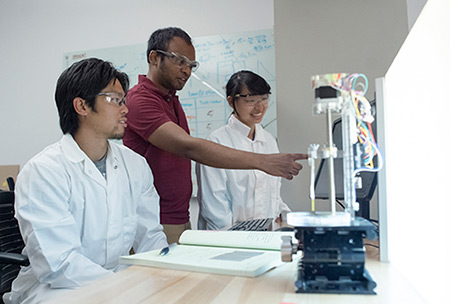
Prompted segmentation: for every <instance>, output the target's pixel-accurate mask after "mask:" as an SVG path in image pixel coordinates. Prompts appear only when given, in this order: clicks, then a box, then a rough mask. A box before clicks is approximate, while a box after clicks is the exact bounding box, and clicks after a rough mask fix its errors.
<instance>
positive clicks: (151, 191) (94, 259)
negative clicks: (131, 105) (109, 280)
mask: <svg viewBox="0 0 450 304" xmlns="http://www.w3.org/2000/svg"><path fill="white" fill-rule="evenodd" d="M128 86H129V81H128V77H127V75H126V74H124V73H121V72H120V71H118V70H116V69H115V68H114V67H113V66H112V65H111V64H110V63H108V62H104V61H102V60H99V59H95V58H92V59H86V60H83V61H80V62H78V63H75V64H73V65H72V66H71V67H69V68H68V69H67V70H65V71H64V72H63V73H62V74H61V76H60V78H59V79H58V83H57V87H56V93H55V100H56V105H57V108H58V112H59V117H60V126H61V129H62V131H63V133H64V135H63V137H62V139H61V140H60V141H59V142H57V143H55V144H53V145H50V146H48V147H47V148H46V149H44V150H43V151H42V152H41V153H39V154H38V155H36V156H35V157H34V158H33V159H31V160H30V161H29V162H28V163H27V164H26V165H25V166H24V168H23V169H22V171H21V172H20V174H19V177H18V179H17V185H16V217H17V219H18V221H19V226H20V230H21V233H22V236H23V239H24V241H25V249H24V251H23V253H24V254H26V255H27V256H28V258H29V260H30V265H29V266H27V267H22V269H21V271H20V273H19V275H18V277H17V278H16V280H15V281H14V282H13V286H12V291H11V292H10V293H7V294H5V295H4V301H5V302H6V303H39V302H42V301H45V300H47V299H49V298H50V297H52V296H53V295H54V294H56V293H57V292H59V291H62V290H64V289H69V288H76V287H78V286H82V285H85V284H87V283H89V282H92V281H93V280H96V279H99V278H102V277H105V276H108V275H110V274H112V273H113V272H115V271H117V270H119V269H122V268H124V266H122V265H119V263H118V261H119V257H120V256H121V255H128V253H129V252H130V249H131V248H133V249H134V251H135V252H142V251H148V250H152V249H159V248H163V247H165V246H167V241H166V237H165V235H164V233H163V232H162V226H161V225H160V223H159V196H158V193H157V192H156V190H155V188H154V186H153V175H152V172H151V171H150V168H149V167H148V165H147V162H146V160H145V159H144V158H143V157H141V156H140V155H138V154H136V153H135V152H133V151H131V150H130V149H128V148H127V147H125V146H123V145H119V144H117V143H114V142H111V141H109V139H120V138H122V136H123V134H124V131H125V128H126V127H127V118H126V114H127V113H128V108H127V107H126V105H125V96H126V93H127V90H128Z"/></svg>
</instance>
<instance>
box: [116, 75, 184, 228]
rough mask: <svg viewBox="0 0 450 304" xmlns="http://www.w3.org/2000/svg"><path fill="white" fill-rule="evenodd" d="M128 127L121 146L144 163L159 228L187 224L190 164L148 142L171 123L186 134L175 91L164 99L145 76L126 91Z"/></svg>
mask: <svg viewBox="0 0 450 304" xmlns="http://www.w3.org/2000/svg"><path fill="white" fill-rule="evenodd" d="M127 107H128V109H129V113H128V115H127V118H128V121H127V124H128V127H127V128H126V131H125V136H124V138H123V143H124V144H125V145H126V146H127V147H129V148H130V149H132V150H134V151H135V152H137V153H139V154H140V155H142V156H143V157H145V159H146V160H147V162H148V164H149V165H150V168H151V169H152V172H153V176H154V178H155V187H156V190H157V191H158V194H159V196H160V197H161V201H160V208H161V210H160V215H161V224H175V225H177V224H185V223H187V222H188V221H189V200H190V198H191V194H192V181H191V160H189V159H187V158H184V157H180V156H178V155H175V154H172V153H170V152H167V151H164V150H161V149H159V148H158V147H156V146H154V145H152V144H151V143H150V142H149V141H148V138H149V137H150V135H151V134H152V133H153V132H155V130H156V129H158V128H159V127H160V126H161V125H163V124H164V123H166V122H169V121H172V122H174V123H176V124H177V125H179V126H180V127H181V128H183V130H185V131H186V133H188V134H189V128H188V124H187V120H186V115H185V113H184V111H183V108H182V107H181V104H180V101H179V100H178V96H176V95H175V91H173V92H170V93H169V95H164V94H163V93H162V92H161V91H160V90H159V89H158V87H157V86H156V85H155V84H154V83H153V82H152V81H151V80H150V79H148V78H147V77H146V76H145V75H139V83H138V84H137V85H135V86H134V87H133V88H131V89H130V90H129V91H128V94H127Z"/></svg>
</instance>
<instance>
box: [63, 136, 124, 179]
mask: <svg viewBox="0 0 450 304" xmlns="http://www.w3.org/2000/svg"><path fill="white" fill-rule="evenodd" d="M61 147H62V150H63V152H64V154H65V155H66V156H67V158H68V159H69V160H70V161H72V162H74V163H78V162H81V163H83V168H84V173H85V174H86V175H87V176H89V177H90V178H92V179H93V180H95V181H96V182H97V183H99V184H100V185H102V186H104V187H106V186H107V182H106V180H105V178H104V177H103V176H102V174H101V173H100V171H99V170H98V169H97V167H96V166H95V164H94V162H93V161H92V160H91V159H90V158H89V157H88V156H87V155H86V153H84V152H83V150H81V148H80V146H78V144H77V142H76V141H75V139H73V137H72V135H70V134H64V136H63V138H62V139H61ZM112 150H113V149H112V147H111V144H109V147H108V155H107V157H106V177H107V180H108V181H109V182H110V183H111V182H113V181H114V180H115V179H116V177H117V176H118V173H119V172H118V171H119V170H117V169H118V168H119V161H118V159H117V157H116V156H115V155H114V153H113V151H112Z"/></svg>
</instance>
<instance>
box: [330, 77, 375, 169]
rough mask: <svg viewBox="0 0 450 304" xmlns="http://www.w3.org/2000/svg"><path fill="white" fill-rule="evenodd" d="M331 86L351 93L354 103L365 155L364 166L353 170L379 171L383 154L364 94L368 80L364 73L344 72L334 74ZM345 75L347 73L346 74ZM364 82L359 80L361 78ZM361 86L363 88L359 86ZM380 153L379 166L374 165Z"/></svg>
mask: <svg viewBox="0 0 450 304" xmlns="http://www.w3.org/2000/svg"><path fill="white" fill-rule="evenodd" d="M333 75H335V76H333V79H330V80H331V86H332V87H333V88H335V89H336V90H339V91H340V92H341V93H343V94H349V95H350V97H351V100H352V103H353V114H354V116H355V119H356V122H357V136H358V141H359V142H360V143H361V144H362V146H363V148H364V149H363V150H364V155H363V157H362V159H363V166H361V167H360V168H356V169H355V170H354V172H353V174H354V175H356V174H357V173H358V172H361V171H372V172H376V171H379V170H380V169H381V168H382V167H383V155H382V153H381V151H380V149H379V147H378V145H377V143H376V141H375V137H374V135H373V131H372V122H373V121H374V118H373V116H372V114H371V112H370V110H371V106H370V103H369V102H368V101H367V99H366V98H365V97H364V95H365V94H366V92H367V87H368V80H367V77H366V76H365V75H364V74H351V75H349V76H347V77H342V74H333ZM344 75H345V74H344ZM361 78H362V80H363V82H358V80H359V79H361ZM359 87H361V90H358V88H359ZM377 155H378V166H377V167H375V166H374V158H375V156H377Z"/></svg>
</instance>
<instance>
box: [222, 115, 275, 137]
mask: <svg viewBox="0 0 450 304" xmlns="http://www.w3.org/2000/svg"><path fill="white" fill-rule="evenodd" d="M228 125H229V126H230V128H231V129H233V130H235V131H236V132H238V133H240V134H242V136H244V137H247V136H248V133H249V132H250V127H249V126H247V125H246V124H244V123H242V122H241V121H240V120H239V119H237V118H236V116H234V114H232V115H231V116H230V118H229V119H228ZM262 130H263V128H262V127H261V125H260V124H257V125H255V132H256V136H255V140H254V141H255V142H256V141H262V142H266V141H267V140H266V136H265V135H264V132H262ZM247 138H248V137H247Z"/></svg>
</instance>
